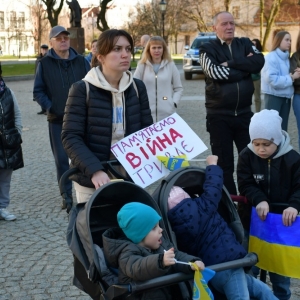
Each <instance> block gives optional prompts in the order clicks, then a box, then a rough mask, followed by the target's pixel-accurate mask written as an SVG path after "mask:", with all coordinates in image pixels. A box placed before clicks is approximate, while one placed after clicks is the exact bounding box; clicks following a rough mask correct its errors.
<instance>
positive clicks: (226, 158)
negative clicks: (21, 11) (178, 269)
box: [0, 12, 300, 300]
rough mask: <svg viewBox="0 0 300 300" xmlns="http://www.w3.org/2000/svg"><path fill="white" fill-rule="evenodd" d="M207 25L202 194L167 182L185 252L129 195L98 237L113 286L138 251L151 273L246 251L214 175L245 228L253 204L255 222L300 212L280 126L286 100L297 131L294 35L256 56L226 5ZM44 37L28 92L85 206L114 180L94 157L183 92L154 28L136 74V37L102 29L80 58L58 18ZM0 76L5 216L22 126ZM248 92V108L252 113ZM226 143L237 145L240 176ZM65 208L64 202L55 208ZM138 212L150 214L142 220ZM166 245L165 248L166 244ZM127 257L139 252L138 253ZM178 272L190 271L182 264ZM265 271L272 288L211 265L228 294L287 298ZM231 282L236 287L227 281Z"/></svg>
mask: <svg viewBox="0 0 300 300" xmlns="http://www.w3.org/2000/svg"><path fill="white" fill-rule="evenodd" d="M213 28H214V31H215V32H216V35H217V39H215V40H214V39H211V40H210V41H209V42H208V43H205V44H203V45H201V47H200V49H199V56H200V57H199V60H200V63H201V65H202V67H203V72H204V74H205V77H206V86H205V99H206V100H205V106H206V128H207V131H208V133H209V135H210V146H211V152H212V154H213V155H212V156H209V157H208V158H207V164H208V166H207V168H206V182H205V185H204V186H205V187H204V193H203V195H199V197H197V198H193V199H192V198H191V197H190V196H189V195H188V194H186V193H185V192H184V191H183V190H182V189H180V187H175V190H176V191H175V190H172V191H171V193H170V196H169V213H168V217H169V220H170V222H171V224H172V226H173V229H174V231H175V233H176V236H177V239H178V248H179V250H183V251H185V252H187V253H189V254H190V255H188V254H186V253H182V252H180V251H178V249H177V248H176V247H175V246H174V245H166V244H164V241H162V242H161V241H160V238H161V230H162V229H161V228H160V227H159V225H158V221H159V219H160V216H159V215H158V214H157V212H155V211H154V210H153V209H150V208H149V207H145V205H142V204H139V203H132V204H130V205H128V206H125V207H123V208H122V209H121V210H120V212H119V213H118V222H119V225H120V228H121V229H122V231H120V230H119V231H117V232H115V231H114V230H113V229H112V231H109V232H106V233H104V235H103V240H104V253H105V254H106V258H107V261H110V260H111V261H113V263H115V262H116V261H118V262H119V264H116V266H115V267H117V268H119V270H120V272H121V274H122V276H121V277H120V278H121V281H122V280H123V281H124V282H120V283H125V282H128V281H134V280H135V279H136V278H137V277H136V271H135V268H132V270H131V271H130V272H128V268H127V267H126V264H127V263H128V261H129V262H130V263H132V264H134V263H135V260H136V261H139V262H140V264H141V266H142V265H143V260H142V259H141V258H146V259H147V260H146V262H148V261H153V265H154V262H155V261H156V260H158V263H155V266H153V270H151V272H149V274H150V275H149V276H148V277H145V279H150V278H153V277H156V276H163V275H164V274H167V273H169V272H172V271H173V269H174V268H173V267H172V265H173V264H174V258H175V257H177V258H180V259H182V260H185V261H191V260H193V261H196V263H197V264H198V267H199V268H200V269H203V268H204V264H215V263H220V262H226V261H231V260H234V259H237V258H241V257H244V256H245V255H246V253H247V250H248V249H244V248H243V246H242V245H241V244H239V242H237V240H236V239H235V237H234V235H233V232H232V231H231V229H230V228H229V227H228V226H227V224H226V223H225V221H224V220H223V219H222V217H221V216H220V215H219V214H218V212H217V207H218V203H219V201H220V198H221V192H222V189H221V187H222V186H223V183H224V185H225V187H226V189H227V190H228V191H229V193H230V194H232V195H237V194H238V193H240V194H241V195H244V196H246V197H247V199H248V204H247V205H244V206H243V205H239V212H240V216H241V219H242V222H243V224H244V227H245V228H244V229H245V233H246V236H247V234H248V233H249V219H250V215H249V208H251V207H252V206H253V207H255V208H256V211H257V213H258V215H259V217H260V219H261V220H265V219H266V218H267V215H268V213H269V212H275V213H279V214H282V220H283V221H282V222H283V224H284V225H285V226H292V225H293V223H294V221H295V219H296V216H297V215H298V213H299V209H300V154H299V153H298V152H297V151H295V150H293V149H292V146H291V145H290V139H289V134H288V132H287V131H288V118H289V113H290V107H291V102H292V99H293V109H294V113H295V116H296V120H297V125H298V130H300V104H299V103H298V102H299V99H300V59H299V58H300V34H299V36H298V39H297V43H296V52H295V53H294V54H293V55H292V56H291V57H290V55H291V53H290V52H291V35H290V33H289V32H287V31H280V32H278V33H277V34H276V35H275V37H274V39H273V44H272V49H271V51H270V53H268V54H266V55H265V56H264V55H263V53H262V46H261V43H260V41H259V40H258V39H253V40H252V41H251V40H250V39H249V38H244V37H242V38H237V37H235V36H234V33H235V21H234V18H233V16H232V14H230V13H229V12H220V13H218V14H216V15H215V16H214V18H213ZM49 43H50V46H51V49H50V50H49V51H48V45H42V46H41V54H40V56H39V57H38V59H37V63H36V74H35V79H34V88H33V96H34V100H35V101H36V102H37V103H38V104H39V105H40V106H41V108H42V113H46V114H47V121H48V127H49V140H50V145H51V150H52V154H53V157H54V160H55V166H56V171H57V181H58V182H59V180H60V178H61V176H62V174H63V173H64V172H65V171H67V170H68V169H69V168H70V166H71V167H76V168H78V170H79V173H77V174H76V175H74V176H73V177H72V180H73V181H74V187H75V191H76V200H77V202H78V203H84V202H87V201H88V200H89V198H90V197H91V195H92V194H93V193H94V192H95V190H96V189H98V188H99V187H101V186H102V185H104V184H106V183H108V182H110V180H111V179H112V178H114V176H113V175H112V174H111V173H110V172H109V171H108V170H107V169H106V167H105V165H103V164H102V162H104V161H107V160H110V159H114V158H115V157H114V155H113V153H112V152H111V150H110V147H111V145H112V144H114V143H116V142H118V141H120V140H121V139H123V138H124V137H125V136H128V135H130V134H132V133H134V132H136V131H138V130H140V129H143V128H145V127H147V126H150V125H151V124H153V123H155V122H158V121H160V120H162V119H164V118H166V117H167V116H170V115H171V114H173V113H174V112H176V108H177V106H178V105H179V103H180V99H181V96H182V93H183V88H182V84H181V80H180V74H179V71H178V69H177V67H176V65H175V64H174V62H173V61H172V58H171V55H170V53H169V51H168V47H167V44H166V42H165V40H164V39H163V38H162V37H160V36H152V37H151V36H149V35H144V36H142V38H141V43H142V46H143V52H142V56H141V59H140V61H139V62H138V65H137V68H136V70H135V71H134V72H131V71H130V63H131V54H132V51H133V49H134V43H133V40H132V37H131V36H130V34H129V33H127V32H126V31H124V30H117V29H110V30H107V31H104V32H103V33H101V35H100V36H99V38H98V39H97V40H93V41H92V43H91V53H90V54H89V55H88V56H87V57H86V58H84V57H83V56H82V55H79V54H78V53H77V52H76V51H75V49H73V48H72V47H70V32H68V31H67V30H66V29H65V28H64V27H62V26H55V27H53V28H52V29H51V31H50V33H49ZM49 70H51V72H49ZM1 73H2V72H1V69H0V104H1V107H2V108H4V109H2V110H1V113H0V118H1V120H2V122H0V130H1V132H6V134H2V135H1V142H0V218H1V219H3V220H6V221H12V220H15V219H16V216H14V215H13V214H12V213H10V212H9V211H8V209H7V207H8V205H9V202H10V197H9V190H10V181H11V176H12V172H13V170H16V169H18V168H21V167H23V165H24V164H23V157H22V147H21V143H22V138H21V134H22V122H21V114H20V110H19V107H18V104H17V100H16V98H15V96H14V94H13V92H12V91H11V90H10V89H9V88H8V87H7V86H6V85H5V82H4V80H3V78H2V76H1ZM261 92H262V93H263V94H264V109H262V106H263V104H262V101H261ZM253 95H254V103H255V110H256V113H255V114H254V113H253V112H252V110H251V105H252V97H253ZM7 137H9V138H7ZM234 144H235V146H236V148H237V150H238V153H239V158H238V164H237V184H236V182H235V180H234V172H235V167H234V166H235V160H234ZM299 147H300V138H299ZM120 169H121V172H124V173H126V172H125V170H124V169H122V168H120ZM254 175H255V176H254ZM258 175H261V176H258ZM267 178H269V179H270V180H269V181H267ZM67 194H68V196H69V197H70V198H71V199H72V182H71V180H69V182H68V183H67ZM178 195H180V197H179V196H178ZM277 202H285V204H286V207H284V208H278V207H276V209H274V208H273V206H272V204H273V203H277ZM62 208H66V207H65V206H64V204H62ZM204 212H205V213H204ZM137 213H138V214H139V217H137ZM141 215H142V216H144V217H143V219H147V220H148V219H149V222H148V223H149V224H147V226H146V227H144V222H141V220H140V218H141ZM191 215H193V219H192V218H191V217H190V216H191ZM128 220H131V221H132V222H131V223H128V222H129V221H128ZM190 222H193V226H191V227H193V228H195V230H194V231H193V230H191V231H190V232H189V234H187V232H185V231H184V230H182V226H183V227H185V226H189V225H187V224H189V223H190ZM195 224H197V225H196V226H195ZM138 228H139V230H138ZM207 228H217V229H218V230H214V231H213V232H211V235H210V239H209V240H207V239H206V240H203V237H204V236H205V235H204V233H203V231H204V230H207ZM141 230H142V232H141ZM137 232H139V233H137ZM140 232H141V233H140ZM182 233H184V234H182ZM123 235H125V237H126V239H127V240H126V241H124V237H123ZM116 236H117V238H116ZM111 237H113V241H112V240H111ZM155 239H156V240H155ZM195 241H197V243H195ZM226 243H227V246H226V247H227V248H226V247H224V245H225V244H226ZM118 244H121V245H122V247H125V249H127V248H128V249H129V250H128V251H125V250H124V251H123V250H122V251H118V252H117V253H116V252H115V251H114V253H115V254H116V256H117V257H113V258H112V257H110V253H111V248H112V247H116V245H118ZM124 245H125V246H124ZM204 245H205V246H204ZM163 248H168V249H172V250H170V251H163ZM246 248H247V247H246ZM132 253H135V255H136V256H135V260H133V259H132ZM212 253H215V254H214V255H211V254H212ZM156 254H157V256H156V257H154V258H152V259H151V258H149V256H152V255H153V256H154V255H156ZM229 254H230V255H229ZM140 257H141V258H140ZM201 260H202V261H201ZM139 268H140V267H139ZM139 268H137V274H140V272H139ZM192 269H193V268H192ZM182 270H183V271H184V272H190V271H191V269H188V268H187V267H185V268H182ZM269 274H270V279H271V282H272V287H273V293H272V292H271V290H270V289H269V288H268V287H267V285H265V284H264V283H262V282H260V281H259V280H257V279H255V278H254V277H253V276H250V275H249V274H246V273H245V272H244V270H243V269H241V268H240V269H235V270H228V271H223V272H219V273H218V274H217V275H216V276H215V277H214V279H212V281H211V282H212V285H213V286H214V287H215V288H216V289H217V290H218V291H219V292H222V293H224V294H226V297H227V299H249V297H250V296H251V297H256V299H280V300H287V299H290V297H291V292H290V278H288V277H285V276H282V275H280V274H275V273H272V272H269ZM236 282H238V283H239V289H236V288H235V286H236ZM166 293H168V291H167V292H166ZM163 294H164V292H163V293H162V295H163ZM157 295H160V293H158V294H157ZM161 299H168V297H165V298H161Z"/></svg>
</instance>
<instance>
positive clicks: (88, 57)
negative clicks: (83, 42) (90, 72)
mask: <svg viewBox="0 0 300 300" xmlns="http://www.w3.org/2000/svg"><path fill="white" fill-rule="evenodd" d="M92 57H93V53H92V52H90V53H89V54H88V55H87V56H85V59H86V60H87V61H88V63H89V64H91V62H92Z"/></svg>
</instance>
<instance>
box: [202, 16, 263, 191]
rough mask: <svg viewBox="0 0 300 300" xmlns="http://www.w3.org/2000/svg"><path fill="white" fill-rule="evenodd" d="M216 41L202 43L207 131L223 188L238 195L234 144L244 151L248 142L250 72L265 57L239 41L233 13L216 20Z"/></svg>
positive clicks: (248, 43) (243, 40)
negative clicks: (222, 176) (221, 176)
mask: <svg viewBox="0 0 300 300" xmlns="http://www.w3.org/2000/svg"><path fill="white" fill-rule="evenodd" d="M213 28H214V30H215V32H216V36H217V38H216V39H210V40H209V41H208V42H207V43H203V44H202V45H201V46H200V50H199V56H200V57H199V60H200V65H201V66H202V68H203V72H204V74H205V84H206V86H205V107H206V113H207V114H206V128H207V132H209V135H210V145H211V151H212V154H214V155H217V156H218V157H219V160H218V164H219V166H220V167H221V168H222V169H223V171H224V185H225V187H226V189H227V190H228V192H229V193H230V194H231V195H236V194H237V190H236V185H235V182H234V178H233V173H234V155H233V154H234V144H235V146H236V148H237V151H238V152H241V151H242V150H243V149H244V148H245V147H246V146H247V144H248V143H249V141H250V138H249V132H248V128H249V123H250V119H251V117H252V115H253V113H252V111H251V104H252V95H253V92H254V86H253V81H252V78H251V73H259V72H260V70H261V69H262V67H263V65H264V56H263V54H262V53H260V52H259V51H258V50H257V49H256V48H255V46H254V45H253V44H252V42H251V41H250V39H249V38H244V37H242V38H237V37H234V34H235V21H234V18H233V16H232V14H231V13H229V12H225V11H223V12H219V13H217V14H216V15H215V16H214V18H213Z"/></svg>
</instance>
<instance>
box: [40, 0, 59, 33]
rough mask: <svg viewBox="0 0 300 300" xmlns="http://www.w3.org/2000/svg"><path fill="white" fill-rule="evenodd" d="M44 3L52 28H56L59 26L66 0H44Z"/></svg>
mask: <svg viewBox="0 0 300 300" xmlns="http://www.w3.org/2000/svg"><path fill="white" fill-rule="evenodd" d="M42 1H43V3H44V4H45V5H46V11H47V19H48V20H49V22H50V25H51V27H54V26H56V25H57V24H58V16H59V14H60V12H61V10H62V7H63V4H64V0H42ZM57 5H58V6H57ZM55 7H57V8H55Z"/></svg>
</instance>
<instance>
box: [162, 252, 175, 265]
mask: <svg viewBox="0 0 300 300" xmlns="http://www.w3.org/2000/svg"><path fill="white" fill-rule="evenodd" d="M174 258H175V253H174V248H171V249H169V250H168V251H165V253H164V260H163V262H164V266H165V267H168V266H171V265H175V260H174Z"/></svg>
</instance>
